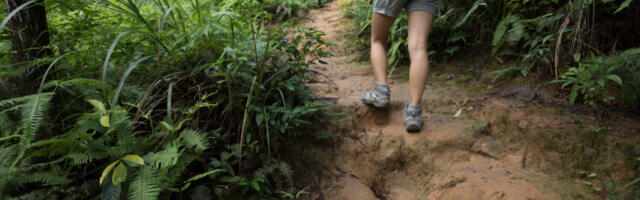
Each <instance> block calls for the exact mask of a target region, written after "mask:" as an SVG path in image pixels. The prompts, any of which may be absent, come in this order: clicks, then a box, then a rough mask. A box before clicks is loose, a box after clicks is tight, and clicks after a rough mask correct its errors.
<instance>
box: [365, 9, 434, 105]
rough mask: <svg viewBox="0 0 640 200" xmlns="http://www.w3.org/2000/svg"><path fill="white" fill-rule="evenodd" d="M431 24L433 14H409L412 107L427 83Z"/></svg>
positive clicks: (420, 96)
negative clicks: (428, 44) (428, 40)
mask: <svg viewBox="0 0 640 200" xmlns="http://www.w3.org/2000/svg"><path fill="white" fill-rule="evenodd" d="M432 23H433V14H432V13H430V12H426V11H413V12H411V13H409V41H408V43H409V57H410V58H411V69H410V70H409V92H410V93H411V100H410V103H411V104H413V105H419V103H420V99H421V98H422V94H423V93H424V88H425V84H426V83H427V76H428V75H429V58H428V56H427V39H428V38H429V32H430V30H431V24H432ZM371 50H372V55H373V46H372V47H371ZM371 60H373V58H372V59H371ZM385 60H386V57H385ZM385 64H386V63H385ZM374 67H375V65H374ZM385 67H386V65H385ZM385 69H386V68H385ZM376 75H377V74H376Z"/></svg>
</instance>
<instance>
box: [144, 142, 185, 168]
mask: <svg viewBox="0 0 640 200" xmlns="http://www.w3.org/2000/svg"><path fill="white" fill-rule="evenodd" d="M179 158H180V153H178V147H175V146H170V147H168V148H166V149H165V150H162V151H160V152H156V153H153V152H152V153H148V154H147V155H145V156H144V160H146V161H148V162H150V163H151V165H152V166H153V167H154V168H156V169H161V168H169V167H171V166H173V165H175V164H176V162H177V161H178V159H179Z"/></svg>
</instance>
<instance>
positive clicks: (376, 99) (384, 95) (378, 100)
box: [362, 83, 391, 108]
mask: <svg viewBox="0 0 640 200" xmlns="http://www.w3.org/2000/svg"><path fill="white" fill-rule="evenodd" d="M389 96H391V90H389V86H388V85H387V84H382V83H376V88H375V89H374V90H373V91H369V92H365V93H364V94H362V102H364V103H366V104H369V105H373V106H375V107H378V108H386V107H389Z"/></svg>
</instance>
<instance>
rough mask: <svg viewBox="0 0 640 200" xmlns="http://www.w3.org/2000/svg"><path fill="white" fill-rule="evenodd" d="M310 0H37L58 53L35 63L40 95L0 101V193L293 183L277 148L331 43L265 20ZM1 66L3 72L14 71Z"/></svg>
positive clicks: (303, 111) (298, 122)
mask: <svg viewBox="0 0 640 200" xmlns="http://www.w3.org/2000/svg"><path fill="white" fill-rule="evenodd" d="M317 3H318V1H312V0H309V1H299V0H269V1H266V2H261V1H235V0H225V1H212V0H190V1H172V0H159V1H142V0H113V1H104V2H93V1H79V2H77V1H55V2H54V1H48V2H46V6H47V11H48V12H49V13H48V17H49V21H50V32H51V33H52V43H51V45H50V46H51V48H52V49H53V50H54V52H55V55H54V56H53V57H52V58H43V59H42V60H40V61H37V62H51V61H53V62H51V64H50V67H49V68H48V69H47V73H48V74H47V75H46V76H45V77H43V79H42V81H43V82H42V86H41V89H40V91H41V92H39V93H36V94H31V95H26V96H16V95H15V94H13V93H12V94H10V95H11V97H10V98H7V99H4V100H0V127H1V128H2V129H0V155H1V156H0V197H1V198H11V197H17V196H23V195H28V194H34V193H42V192H43V191H44V190H49V191H69V192H70V193H74V195H78V196H74V197H70V198H76V199H90V198H96V197H99V198H101V199H120V198H125V197H128V198H130V199H158V198H159V199H179V198H184V197H185V195H187V196H188V194H189V191H191V190H193V189H194V186H205V188H208V189H209V190H210V192H211V194H213V195H214V196H215V197H212V198H215V199H276V198H279V197H280V196H281V194H280V193H278V192H276V191H283V190H286V191H292V190H293V188H292V187H293V186H294V184H293V183H292V178H291V176H292V174H293V172H292V171H291V169H290V168H289V166H288V165H287V164H286V163H285V162H282V161H279V159H278V158H279V157H280V156H279V155H280V154H281V153H282V149H283V148H282V146H283V144H284V143H285V142H287V140H290V139H292V138H294V137H298V136H302V135H304V133H305V132H304V131H301V129H302V128H304V126H308V125H311V124H312V123H311V121H312V120H315V119H313V117H314V116H315V115H316V113H317V112H318V111H320V110H322V109H323V108H324V104H320V103H315V102H312V101H311V100H310V98H309V95H310V91H309V90H308V89H307V88H305V83H306V81H307V80H308V77H307V73H306V72H307V67H308V66H309V65H311V64H313V63H315V62H316V61H317V60H318V59H319V58H321V57H324V56H327V55H328V54H327V53H326V52H325V51H324V50H323V48H324V47H325V46H326V45H328V43H326V42H325V41H323V40H321V39H320V38H321V37H322V36H323V33H322V32H319V31H317V30H314V29H311V28H307V27H301V26H294V25H290V24H289V23H286V22H285V23H284V24H282V25H277V26H274V25H269V26H267V24H270V23H271V22H273V21H272V20H271V19H278V20H283V19H285V18H289V17H290V16H286V17H283V15H285V14H284V13H287V14H286V15H292V13H295V10H296V9H303V8H306V7H309V6H316V5H312V4H317ZM272 7H282V8H281V9H285V8H286V9H288V10H277V9H276V10H275V11H274V10H271V8H272ZM285 11H286V12H285ZM3 51H5V52H4V53H6V55H9V54H8V53H9V52H7V51H9V49H3ZM3 55H4V54H3ZM54 58H55V59H54ZM3 61H4V60H3ZM5 66H8V65H2V67H0V74H2V75H4V74H13V75H15V76H18V74H17V73H14V72H13V71H12V69H11V68H9V67H5ZM47 76H48V77H47ZM253 80H255V82H254V83H253V84H252V81H253ZM38 81H40V80H38ZM249 99H251V100H249ZM240 138H243V139H242V140H239V139H240ZM138 155H139V156H138ZM98 177H100V178H99V179H98ZM275 179H278V180H277V181H278V182H279V183H287V185H288V187H289V188H286V189H285V188H279V187H277V186H274V185H273V184H272V182H273V181H274V180H275ZM280 179H283V180H284V181H283V180H280ZM80 191H88V192H80ZM63 194H66V193H60V195H63ZM96 194H99V195H97V196H85V195H96ZM160 194H162V195H160ZM301 195H302V194H301Z"/></svg>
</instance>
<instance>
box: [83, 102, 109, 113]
mask: <svg viewBox="0 0 640 200" xmlns="http://www.w3.org/2000/svg"><path fill="white" fill-rule="evenodd" d="M87 102H89V104H91V105H92V106H93V107H95V108H96V109H98V111H100V113H102V114H103V115H105V114H107V110H106V109H105V107H104V104H103V103H102V102H101V101H98V100H95V99H87Z"/></svg>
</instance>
